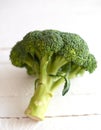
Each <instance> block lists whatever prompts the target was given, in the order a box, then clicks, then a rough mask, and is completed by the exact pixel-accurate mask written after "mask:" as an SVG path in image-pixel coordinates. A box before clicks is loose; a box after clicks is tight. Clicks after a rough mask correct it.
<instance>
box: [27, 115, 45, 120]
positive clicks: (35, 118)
mask: <svg viewBox="0 0 101 130" xmlns="http://www.w3.org/2000/svg"><path fill="white" fill-rule="evenodd" d="M26 115H27V117H29V118H31V119H32V120H35V121H42V120H43V119H41V118H39V117H37V116H31V115H28V114H26Z"/></svg>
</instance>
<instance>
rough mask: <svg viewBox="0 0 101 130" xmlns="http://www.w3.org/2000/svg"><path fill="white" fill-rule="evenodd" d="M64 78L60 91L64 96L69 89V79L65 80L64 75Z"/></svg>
mask: <svg viewBox="0 0 101 130" xmlns="http://www.w3.org/2000/svg"><path fill="white" fill-rule="evenodd" d="M64 79H65V84H64V88H63V91H62V96H64V95H65V94H66V93H67V92H68V91H69V88H70V80H67V79H66V78H65V77H64Z"/></svg>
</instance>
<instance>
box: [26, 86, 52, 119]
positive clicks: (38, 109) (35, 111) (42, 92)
mask: <svg viewBox="0 0 101 130" xmlns="http://www.w3.org/2000/svg"><path fill="white" fill-rule="evenodd" d="M52 96H53V94H52V93H51V92H50V91H48V90H47V86H45V85H43V84H41V85H39V86H38V87H37V89H36V91H35V94H34V96H33V97H32V98H31V100H30V103H29V106H28V108H27V109H26V111H25V114H26V115H27V116H28V117H30V118H32V119H35V120H38V121H40V120H43V119H44V117H45V113H46V111H47V107H48V105H49V102H50V100H51V98H52Z"/></svg>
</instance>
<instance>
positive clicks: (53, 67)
mask: <svg viewBox="0 0 101 130" xmlns="http://www.w3.org/2000/svg"><path fill="white" fill-rule="evenodd" d="M10 59H11V62H12V64H13V65H15V66H17V67H25V68H26V69H27V73H28V74H29V75H34V76H35V77H36V81H35V92H34V95H33V97H32V98H31V101H30V104H29V106H28V108H27V109H26V111H25V113H26V115H27V116H29V117H31V118H34V119H36V120H42V119H44V115H45V112H46V110H47V107H48V104H49V101H50V99H51V98H52V96H53V94H54V91H55V90H56V89H57V88H58V87H59V86H60V85H62V84H64V85H63V91H62V95H63V96H64V95H65V94H66V93H67V92H68V90H69V87H70V79H72V78H74V77H77V76H78V75H80V74H84V72H85V71H88V72H89V73H92V72H93V71H94V70H95V69H96V67H97V62H96V59H95V57H94V55H92V54H91V53H90V52H89V48H88V46H87V43H86V42H85V41H84V40H83V39H82V38H81V37H80V36H79V35H77V34H73V33H67V32H60V31H58V30H44V31H39V30H37V31H33V32H29V33H28V34H26V35H25V37H24V38H23V39H22V40H21V41H19V42H17V43H16V45H15V46H14V47H13V48H12V50H11V53H10Z"/></svg>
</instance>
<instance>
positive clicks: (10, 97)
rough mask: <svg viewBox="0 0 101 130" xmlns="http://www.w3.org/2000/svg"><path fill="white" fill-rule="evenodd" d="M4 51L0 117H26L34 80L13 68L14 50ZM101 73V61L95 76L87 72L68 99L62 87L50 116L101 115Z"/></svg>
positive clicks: (73, 82) (71, 89)
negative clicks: (12, 53) (11, 52)
mask: <svg viewBox="0 0 101 130" xmlns="http://www.w3.org/2000/svg"><path fill="white" fill-rule="evenodd" d="M1 52H2V53H1V54H2V55H1V57H2V58H1V64H0V104H2V105H0V115H1V116H2V117H7V116H9V117H10V116H11V117H16V116H17V117H22V116H24V114H23V113H24V110H25V108H26V106H27V105H28V103H29V100H30V98H31V96H32V95H33V93H34V78H33V77H31V76H28V75H27V73H26V70H25V69H22V68H17V67H14V66H13V65H11V63H10V61H9V52H10V50H9V51H1ZM3 58H4V59H3ZM100 72H101V62H99V64H98V68H97V70H96V71H95V72H94V74H91V75H89V74H87V73H86V74H85V75H84V76H83V77H81V78H77V79H75V80H72V82H71V88H70V91H69V93H68V94H67V95H66V96H64V97H62V96H61V90H62V86H61V87H60V88H59V89H58V90H57V91H56V93H55V97H54V98H53V99H52V102H51V105H50V107H49V109H48V112H47V115H51V116H53V115H69V114H89V113H100V109H99V108H101V107H100V104H99V102H100V101H99V99H100V90H101V87H100V85H101V82H100V77H101V76H100V75H101V74H100ZM55 104H57V105H55ZM17 106H19V107H18V108H17ZM87 106H88V108H87ZM5 108H8V109H7V110H6V109H5ZM59 108H61V109H62V110H61V109H59ZM74 108H75V109H74ZM54 110H55V111H54ZM67 110H68V111H67Z"/></svg>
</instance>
